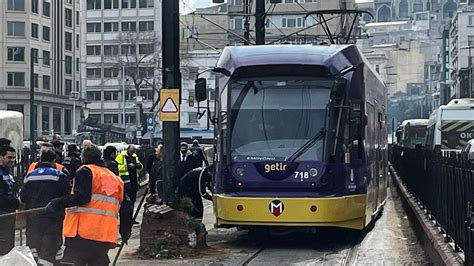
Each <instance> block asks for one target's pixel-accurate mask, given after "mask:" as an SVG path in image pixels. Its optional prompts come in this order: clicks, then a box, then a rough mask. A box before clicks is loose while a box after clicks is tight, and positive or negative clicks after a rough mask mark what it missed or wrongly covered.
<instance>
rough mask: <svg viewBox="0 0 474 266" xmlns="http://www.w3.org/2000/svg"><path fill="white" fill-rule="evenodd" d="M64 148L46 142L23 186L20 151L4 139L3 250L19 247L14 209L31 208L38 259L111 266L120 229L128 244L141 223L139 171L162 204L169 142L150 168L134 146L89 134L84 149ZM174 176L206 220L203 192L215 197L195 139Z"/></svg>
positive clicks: (0, 144) (31, 243)
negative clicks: (136, 214) (136, 215)
mask: <svg viewBox="0 0 474 266" xmlns="http://www.w3.org/2000/svg"><path fill="white" fill-rule="evenodd" d="M63 146H64V143H63V142H61V139H60V137H59V136H55V138H53V140H52V141H51V142H45V143H43V144H41V146H40V149H39V153H38V155H39V156H38V157H39V160H38V162H33V163H31V164H30V165H29V167H28V170H27V173H26V175H25V176H24V178H23V182H22V183H23V185H22V187H21V188H20V189H18V188H17V186H16V184H15V179H14V178H13V177H12V175H11V170H12V168H13V166H14V165H15V163H16V150H15V149H14V148H13V147H12V146H10V141H9V140H7V139H0V175H1V176H2V177H3V179H2V180H1V181H0V223H1V224H2V226H0V256H1V255H5V254H7V253H8V252H9V251H10V250H11V249H12V248H13V247H14V242H15V217H16V216H15V215H14V214H15V213H16V211H18V210H20V209H21V210H27V211H29V212H30V213H29V214H28V215H27V219H26V245H27V246H28V247H29V248H30V250H31V252H32V254H33V256H34V258H35V260H36V262H37V263H38V264H39V265H54V264H57V263H59V262H61V263H69V264H72V265H107V264H108V263H109V260H108V250H109V249H110V248H114V247H116V246H117V245H118V243H119V239H118V236H119V235H120V237H121V241H122V242H123V243H127V241H128V239H129V238H130V235H131V229H132V225H133V223H137V222H135V221H133V210H134V206H135V201H136V198H137V192H138V191H139V189H140V185H139V176H140V174H141V172H142V171H145V170H146V171H147V173H148V175H149V193H150V194H151V195H150V196H149V197H148V199H149V200H150V201H153V202H156V203H157V204H162V203H163V201H162V200H161V198H163V158H164V146H163V144H160V145H158V146H157V147H156V149H155V153H153V154H152V155H150V156H149V157H148V158H147V160H146V164H145V166H146V169H145V166H144V165H143V164H142V162H141V161H140V158H139V156H138V155H137V150H136V148H135V146H134V145H129V146H128V147H127V149H126V150H124V151H118V150H117V149H116V148H115V147H113V146H107V147H106V148H105V149H104V150H103V152H102V151H101V150H100V149H99V148H98V147H97V146H95V145H94V144H93V143H92V142H91V141H89V140H85V141H84V142H83V143H82V145H81V147H78V146H77V145H76V144H70V145H68V146H67V149H66V150H67V154H66V156H63V152H62V151H63ZM176 178H178V179H179V190H178V193H179V196H180V197H189V198H191V199H192V202H193V205H194V206H195V208H193V211H192V213H191V215H193V216H194V217H196V218H198V219H202V216H203V203H202V198H201V197H204V198H206V199H211V197H210V196H209V195H208V194H207V191H206V189H210V181H211V167H210V166H209V163H208V161H207V160H206V156H205V155H204V152H203V150H202V149H201V147H200V146H199V143H198V141H194V142H193V145H192V146H191V148H188V144H187V143H186V142H183V143H181V145H180V160H179V167H178V173H177V177H176ZM63 239H64V241H63ZM63 246H64V247H65V249H64V252H63V248H62V247H63Z"/></svg>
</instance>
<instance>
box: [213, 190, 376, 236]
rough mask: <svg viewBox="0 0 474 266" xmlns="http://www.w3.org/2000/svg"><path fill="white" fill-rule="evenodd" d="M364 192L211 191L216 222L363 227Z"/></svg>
mask: <svg viewBox="0 0 474 266" xmlns="http://www.w3.org/2000/svg"><path fill="white" fill-rule="evenodd" d="M366 201H367V196H366V194H360V195H351V196H344V197H333V198H253V197H252V198H250V197H229V196H223V195H214V206H215V211H216V219H217V226H229V225H230V226H242V225H247V226H311V227H313V226H334V227H344V228H352V229H363V228H364V227H365V225H366V215H365V214H366Z"/></svg>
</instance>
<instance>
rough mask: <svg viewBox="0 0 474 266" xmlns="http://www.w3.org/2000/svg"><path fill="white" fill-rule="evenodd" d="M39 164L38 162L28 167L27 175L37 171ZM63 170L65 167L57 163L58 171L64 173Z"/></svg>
mask: <svg viewBox="0 0 474 266" xmlns="http://www.w3.org/2000/svg"><path fill="white" fill-rule="evenodd" d="M37 164H38V162H34V163H32V164H30V166H29V167H28V171H27V172H26V173H27V174H29V173H31V172H33V171H34V170H35V168H36V165H37ZM63 169H64V165H62V164H59V163H56V170H58V171H62V170H63Z"/></svg>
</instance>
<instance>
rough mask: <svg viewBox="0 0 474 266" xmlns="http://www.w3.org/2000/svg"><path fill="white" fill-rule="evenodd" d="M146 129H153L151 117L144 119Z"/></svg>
mask: <svg viewBox="0 0 474 266" xmlns="http://www.w3.org/2000/svg"><path fill="white" fill-rule="evenodd" d="M146 124H147V129H148V131H151V130H153V117H148V118H147V120H146Z"/></svg>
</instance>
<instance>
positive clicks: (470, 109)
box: [425, 98, 474, 152]
mask: <svg viewBox="0 0 474 266" xmlns="http://www.w3.org/2000/svg"><path fill="white" fill-rule="evenodd" d="M472 138H474V98H464V99H454V100H451V101H450V102H449V103H448V104H447V105H442V106H440V107H439V108H438V109H437V110H434V111H433V113H431V115H430V119H429V121H428V129H427V131H426V145H425V147H426V149H429V150H442V151H448V152H449V151H456V152H460V151H461V149H462V148H463V147H464V145H466V143H467V142H468V141H469V140H470V139H472Z"/></svg>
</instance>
